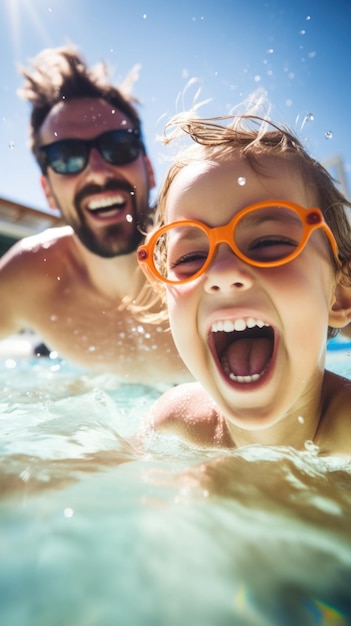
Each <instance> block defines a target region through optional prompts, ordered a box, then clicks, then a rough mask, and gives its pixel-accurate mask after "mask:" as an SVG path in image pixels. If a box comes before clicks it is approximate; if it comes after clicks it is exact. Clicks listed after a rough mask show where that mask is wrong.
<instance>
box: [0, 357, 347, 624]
mask: <svg viewBox="0 0 351 626" xmlns="http://www.w3.org/2000/svg"><path fill="white" fill-rule="evenodd" d="M328 361H329V365H330V367H331V368H332V369H334V370H336V371H341V372H342V373H344V374H346V375H348V376H350V377H351V353H350V352H349V351H348V350H346V349H343V350H340V349H338V350H333V351H330V352H329V354H328ZM0 381H1V388H0V389H1V391H0V428H1V437H0V452H1V454H0V462H1V468H0V490H1V502H0V525H1V529H0V542H1V544H0V545H1V548H0V624H1V626H66V625H67V626H73V625H74V626H115V625H118V626H119V625H121V626H183V625H184V626H227V625H234V626H309V625H323V626H346V625H349V624H351V591H350V590H351V584H350V583H351V462H350V461H347V460H345V459H336V458H333V459H332V458H328V459H326V458H324V459H322V458H318V456H317V455H316V453H315V451H314V450H306V452H304V453H298V452H295V451H294V450H292V449H289V448H269V447H267V448H263V447H261V446H250V447H248V448H245V449H241V450H239V451H236V452H227V451H225V452H224V453H223V452H222V451H221V452H218V451H217V452H216V451H213V450H212V451H196V450H193V449H192V448H190V447H187V446H186V445H185V444H182V443H180V442H179V441H178V440H176V439H175V438H172V437H165V436H162V437H158V436H155V435H153V436H150V437H149V439H148V440H147V441H144V448H143V450H142V449H141V448H140V447H139V446H137V445H135V444H134V443H133V434H134V433H135V431H136V430H137V429H138V426H139V425H140V424H141V423H142V420H143V418H144V417H145V415H146V413H147V411H148V408H149V407H150V406H151V404H152V402H153V401H154V400H155V398H156V397H157V396H158V394H159V393H160V391H162V388H160V387H155V388H153V387H144V386H141V385H128V384H123V383H119V382H118V381H117V380H116V379H114V378H113V377H101V376H100V377H97V376H93V375H90V374H87V373H85V372H81V371H77V370H75V369H73V368H72V367H70V366H69V365H67V364H66V363H64V362H61V361H59V360H55V359H49V358H42V359H36V360H32V361H31V360H18V361H16V360H14V359H5V360H3V361H2V362H1V363H0Z"/></svg>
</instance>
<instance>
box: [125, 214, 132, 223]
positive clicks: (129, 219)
mask: <svg viewBox="0 0 351 626" xmlns="http://www.w3.org/2000/svg"><path fill="white" fill-rule="evenodd" d="M132 221H133V216H132V215H130V213H128V214H127V215H126V222H129V223H130V222H132Z"/></svg>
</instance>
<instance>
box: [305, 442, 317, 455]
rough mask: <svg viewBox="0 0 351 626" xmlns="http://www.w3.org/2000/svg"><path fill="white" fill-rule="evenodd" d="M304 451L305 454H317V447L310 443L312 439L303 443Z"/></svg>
mask: <svg viewBox="0 0 351 626" xmlns="http://www.w3.org/2000/svg"><path fill="white" fill-rule="evenodd" d="M304 446H305V449H306V450H307V452H311V453H312V454H318V452H319V447H318V446H316V444H315V443H314V442H313V441H312V439H307V441H305V443H304Z"/></svg>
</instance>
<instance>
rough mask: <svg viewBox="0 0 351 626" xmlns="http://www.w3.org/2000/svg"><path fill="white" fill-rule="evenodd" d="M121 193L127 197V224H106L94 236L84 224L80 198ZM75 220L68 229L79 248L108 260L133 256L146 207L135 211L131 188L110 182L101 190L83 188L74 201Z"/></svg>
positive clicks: (134, 195)
mask: <svg viewBox="0 0 351 626" xmlns="http://www.w3.org/2000/svg"><path fill="white" fill-rule="evenodd" d="M121 189H123V190H124V191H127V192H128V193H129V194H130V198H131V203H132V212H131V215H130V220H125V221H124V222H118V223H117V224H109V225H107V226H105V227H100V228H99V230H98V233H96V232H94V231H93V230H92V229H91V228H90V227H89V226H88V225H87V224H86V220H85V215H84V213H83V211H82V210H81V208H80V206H81V201H82V200H83V198H85V197H86V196H89V195H93V194H95V193H102V192H104V191H120V190H121ZM74 204H75V208H76V215H77V217H75V218H71V220H70V221H69V225H70V226H71V227H72V228H73V230H74V232H75V234H76V236H77V237H78V239H79V240H80V241H81V243H82V244H83V246H84V247H85V248H87V249H88V250H90V252H92V253H93V254H96V255H97V256H100V257H103V258H106V259H109V258H114V257H116V256H120V255H124V254H129V253H131V252H134V251H135V250H136V249H137V247H138V246H139V244H140V243H141V242H142V240H143V239H144V237H145V234H144V227H143V222H144V216H146V215H147V213H148V212H149V208H148V206H146V207H142V208H141V209H139V211H138V209H137V205H136V194H135V188H134V187H133V186H132V185H129V184H128V183H126V182H125V181H117V180H110V181H108V183H107V184H106V185H105V186H104V187H99V186H97V185H90V186H88V187H85V188H84V189H83V190H82V191H81V192H80V193H78V194H77V196H76V198H75V202H74Z"/></svg>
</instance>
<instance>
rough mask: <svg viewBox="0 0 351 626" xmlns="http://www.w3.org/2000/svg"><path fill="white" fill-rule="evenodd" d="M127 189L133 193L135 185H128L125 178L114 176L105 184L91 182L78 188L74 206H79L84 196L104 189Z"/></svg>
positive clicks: (102, 191)
mask: <svg viewBox="0 0 351 626" xmlns="http://www.w3.org/2000/svg"><path fill="white" fill-rule="evenodd" d="M121 190H123V191H127V192H128V193H130V194H131V195H132V196H134V195H135V187H134V186H133V185H130V184H129V183H128V182H127V181H125V180H117V179H115V178H113V179H111V180H108V181H107V183H106V184H105V185H97V184H96V183H91V184H90V185H86V186H85V187H83V188H82V189H80V190H79V191H78V193H77V195H76V197H75V206H76V207H77V206H79V205H80V203H81V202H82V200H84V198H87V197H89V196H91V195H93V194H97V193H104V192H106V191H121Z"/></svg>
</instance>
